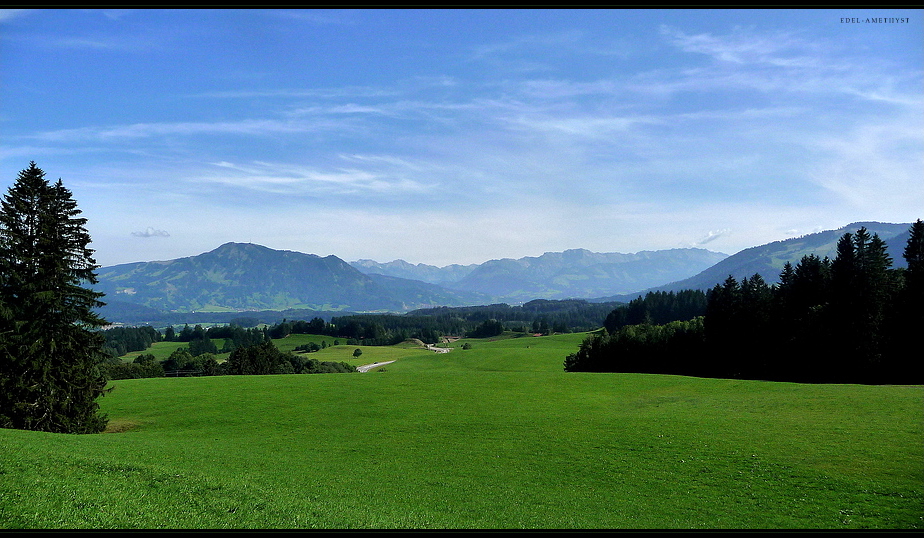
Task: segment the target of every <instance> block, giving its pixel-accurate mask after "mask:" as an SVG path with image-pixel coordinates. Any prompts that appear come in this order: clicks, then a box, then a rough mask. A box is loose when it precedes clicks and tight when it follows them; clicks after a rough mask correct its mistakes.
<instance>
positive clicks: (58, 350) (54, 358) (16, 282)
mask: <svg viewBox="0 0 924 538" xmlns="http://www.w3.org/2000/svg"><path fill="white" fill-rule="evenodd" d="M80 213H81V211H80V210H79V209H77V203H76V202H75V201H74V199H73V198H72V195H71V192H70V191H69V190H68V189H66V188H65V187H64V186H63V184H62V183H61V180H58V182H57V183H55V184H54V185H51V184H49V183H48V181H46V180H45V172H43V171H42V170H41V169H40V168H38V167H37V166H36V165H35V163H34V162H32V163H30V166H29V168H27V169H25V170H23V171H21V172H20V173H19V177H18V179H17V181H16V183H15V184H14V185H13V186H12V187H10V189H9V191H8V193H7V194H6V195H5V196H4V198H3V201H2V206H0V426H2V427H6V428H18V429H28V430H39V431H48V432H57V433H96V432H100V431H102V430H103V429H104V428H105V426H106V422H107V421H106V418H105V417H104V416H101V415H100V414H99V404H98V403H97V401H96V400H97V398H98V397H100V396H101V395H103V394H104V393H105V392H106V389H105V386H106V379H105V377H104V375H103V373H102V371H101V369H100V367H99V365H100V363H101V362H102V360H103V359H104V358H105V352H104V350H103V344H104V338H103V336H102V335H101V334H99V333H98V332H96V331H94V329H98V328H99V327H101V326H102V325H104V324H105V321H104V320H103V319H102V318H100V317H99V316H98V315H96V314H95V313H94V312H93V309H94V308H95V307H99V306H102V304H103V303H101V302H100V301H99V299H100V298H101V297H102V294H101V293H98V292H94V291H92V290H90V289H87V288H84V287H83V284H84V283H90V284H95V283H96V275H95V273H94V271H95V270H96V269H97V268H98V266H97V265H96V262H95V261H94V260H93V258H92V254H93V251H92V250H91V249H89V248H88V246H87V245H88V244H89V243H90V236H89V234H88V233H87V231H86V229H85V228H84V225H85V224H86V219H84V218H81V217H79V215H80Z"/></svg>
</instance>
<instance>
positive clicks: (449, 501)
mask: <svg viewBox="0 0 924 538" xmlns="http://www.w3.org/2000/svg"><path fill="white" fill-rule="evenodd" d="M583 336H584V335H562V336H552V337H539V338H532V337H526V338H517V339H498V340H496V341H493V342H490V341H486V340H468V341H466V340H460V341H458V342H455V343H454V344H453V346H455V347H456V348H457V349H454V350H453V351H452V352H450V353H445V354H438V353H434V352H430V351H426V350H423V349H419V348H410V347H408V346H396V347H392V348H373V347H362V348H361V349H362V350H363V354H362V356H361V357H360V359H359V360H356V359H353V357H352V352H353V350H354V349H355V348H356V346H346V345H341V346H338V347H334V348H328V349H325V350H322V351H320V352H317V353H313V354H311V356H312V357H316V358H318V359H319V360H346V361H347V362H350V363H351V364H356V365H358V364H367V363H371V362H385V361H388V360H395V361H396V362H394V363H392V364H388V365H386V366H384V367H383V368H380V369H377V370H372V371H370V372H368V373H362V374H360V373H354V374H321V375H284V376H225V377H199V378H169V379H167V378H158V379H137V380H124V381H117V382H114V383H113V386H114V390H113V392H112V393H111V394H109V395H108V396H106V397H105V398H103V399H102V400H101V404H102V405H103V407H104V409H105V411H106V412H107V413H108V414H109V416H110V419H111V423H110V426H111V427H112V429H113V430H117V431H120V433H107V434H102V435H83V436H76V435H58V434H44V433H37V432H24V431H17V430H0V451H2V454H3V455H4V456H3V458H2V459H0V527H2V528H7V529H10V528H30V529H35V528H173V529H179V528H326V529H394V528H429V529H445V528H463V529H517V528H533V529H550V528H555V529H558V528H576V529H685V528H693V529H723V528H729V529H803V528H805V529H864V528H866V529H920V528H921V527H922V526H924V519H922V518H924V424H922V422H924V417H922V413H921V410H922V409H924V387H921V386H881V387H879V386H862V385H804V384H795V383H770V382H760V381H734V380H715V379H701V378H685V377H679V376H657V375H642V374H589V373H566V372H564V371H563V370H562V363H563V361H564V357H565V355H566V354H567V353H570V352H572V351H574V350H575V349H576V347H577V345H578V343H579V342H580V341H581V339H582V337H583ZM289 338H291V340H288V341H285V342H284V343H281V342H280V343H277V345H279V346H280V347H281V348H283V349H285V348H286V347H287V346H289V345H291V346H292V347H293V348H294V346H295V345H300V343H304V342H301V341H300V340H301V339H302V336H299V337H297V338H293V337H289ZM296 342H299V343H296ZM465 342H469V343H470V344H471V346H472V349H469V350H462V349H460V347H461V345H462V344H463V343H465ZM328 343H330V342H328Z"/></svg>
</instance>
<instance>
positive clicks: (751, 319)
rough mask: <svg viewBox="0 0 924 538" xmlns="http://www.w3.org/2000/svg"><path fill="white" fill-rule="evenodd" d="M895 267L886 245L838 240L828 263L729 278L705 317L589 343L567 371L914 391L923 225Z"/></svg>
mask: <svg viewBox="0 0 924 538" xmlns="http://www.w3.org/2000/svg"><path fill="white" fill-rule="evenodd" d="M903 257H904V258H905V260H906V261H907V262H908V267H907V268H906V269H893V268H892V259H891V258H890V256H889V255H888V253H887V252H886V246H885V242H884V241H882V240H881V239H880V238H879V237H878V236H877V235H875V234H873V235H870V234H869V232H868V231H867V230H866V229H865V228H861V229H860V230H858V231H857V232H856V233H854V234H850V233H847V234H844V235H843V236H842V237H841V238H840V239H839V241H838V244H837V254H836V257H835V259H834V260H830V259H828V258H824V259H820V258H818V257H817V256H814V255H809V256H804V257H803V258H802V259H801V260H800V261H799V263H798V264H797V265H796V266H792V264H790V263H787V264H786V265H785V266H784V268H783V270H782V272H781V273H780V282H779V284H775V285H772V286H771V285H768V284H767V283H766V282H765V281H764V280H763V278H761V277H760V275H757V274H755V275H754V276H752V277H750V278H745V279H743V280H742V281H740V282H738V281H737V280H736V279H735V278H733V277H731V276H729V277H728V279H726V280H725V282H723V283H722V284H719V285H716V286H715V287H713V288H712V289H711V290H710V291H709V292H708V294H707V304H706V310H705V315H704V316H703V317H701V318H694V319H693V320H690V321H684V322H681V321H677V322H672V323H668V324H666V325H657V324H654V323H651V322H643V323H641V324H637V325H627V326H622V327H620V328H618V329H617V330H616V331H614V332H610V331H608V330H606V329H604V330H603V331H601V333H600V334H597V335H595V336H592V337H590V338H588V339H586V340H585V341H584V342H583V343H582V344H581V348H580V349H579V350H578V352H577V353H574V354H572V355H569V356H568V357H567V358H566V360H565V370H568V371H609V372H650V373H674V374H682V375H697V376H704V377H727V378H747V379H767V380H781V381H799V382H814V383H901V384H908V383H912V384H913V383H921V382H924V376H922V374H921V373H920V372H921V371H922V370H924V369H922V368H921V366H922V364H921V363H922V357H924V353H922V351H924V349H922V345H921V340H920V336H919V334H918V331H920V330H921V329H922V328H924V309H922V308H921V305H922V304H924V222H922V221H921V220H918V221H916V222H915V223H914V224H913V225H912V227H911V230H910V238H909V240H908V243H907V246H906V247H905V250H904V253H903Z"/></svg>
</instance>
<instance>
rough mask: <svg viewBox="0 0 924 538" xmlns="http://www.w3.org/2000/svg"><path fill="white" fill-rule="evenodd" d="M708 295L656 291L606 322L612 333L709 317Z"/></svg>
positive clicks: (610, 317) (618, 312) (630, 302)
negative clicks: (633, 326)
mask: <svg viewBox="0 0 924 538" xmlns="http://www.w3.org/2000/svg"><path fill="white" fill-rule="evenodd" d="M706 302H707V301H706V293H705V292H704V291H701V290H681V291H678V292H673V291H669V292H665V291H653V292H648V293H647V294H645V296H644V297H639V298H637V299H633V300H631V301H629V303H628V304H626V305H624V306H619V307H617V308H615V309H614V310H613V311H612V312H610V313H609V314H608V315H607V316H606V319H605V320H604V321H603V326H604V327H605V328H606V330H607V331H609V332H611V333H612V332H614V331H616V330H618V329H619V328H620V327H623V326H625V325H639V324H641V323H648V324H657V325H661V324H664V323H669V322H671V321H683V320H689V319H693V318H695V317H697V316H702V315H705V314H706Z"/></svg>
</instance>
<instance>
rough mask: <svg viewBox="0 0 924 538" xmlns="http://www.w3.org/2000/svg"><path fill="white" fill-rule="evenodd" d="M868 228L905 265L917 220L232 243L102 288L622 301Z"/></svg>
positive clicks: (299, 298)
mask: <svg viewBox="0 0 924 538" xmlns="http://www.w3.org/2000/svg"><path fill="white" fill-rule="evenodd" d="M861 226H865V227H866V228H867V229H868V230H869V231H870V233H876V234H878V235H879V236H880V238H882V239H883V240H884V241H885V242H886V244H887V245H888V248H889V253H890V255H891V256H892V258H893V260H894V261H895V265H896V266H902V265H903V263H904V259H903V258H902V257H901V252H902V250H903V249H904V245H905V243H906V242H907V239H908V230H909V228H910V227H911V225H910V224H884V223H876V222H860V223H854V224H850V225H848V226H845V227H843V228H840V229H838V230H829V231H825V232H820V233H817V234H811V235H806V236H802V237H799V238H793V239H787V240H784V241H776V242H773V243H768V244H766V245H761V246H757V247H753V248H749V249H745V250H743V251H741V252H739V253H737V254H735V255H732V256H728V255H726V254H722V253H717V252H711V251H708V250H704V249H693V248H691V249H671V250H658V251H643V252H638V253H635V254H622V253H596V252H591V251H589V250H585V249H572V250H566V251H564V252H547V253H545V254H543V255H541V256H536V257H524V258H519V259H510V258H505V259H499V260H490V261H487V262H485V263H482V264H471V265H450V266H446V267H436V266H432V265H425V264H417V265H414V264H410V263H408V262H405V261H403V260H395V261H392V262H387V263H379V262H376V261H373V260H358V261H354V262H351V263H347V262H345V261H343V260H342V259H340V258H338V257H336V256H333V255H331V256H326V257H320V256H317V255H314V254H304V253H301V252H294V251H288V250H274V249H270V248H267V247H264V246H260V245H255V244H251V243H226V244H224V245H221V246H220V247H218V248H216V249H215V250H212V251H210V252H206V253H203V254H199V255H197V256H190V257H186V258H179V259H175V260H168V261H151V262H136V263H128V264H121V265H115V266H110V267H104V268H101V269H100V270H98V271H97V273H98V279H99V282H98V284H97V285H96V286H94V289H96V290H98V291H102V292H104V293H105V294H106V297H104V299H103V300H104V301H105V302H107V303H108V304H109V306H108V307H105V308H104V310H103V312H102V313H103V315H104V317H106V319H108V320H109V321H113V322H118V321H122V319H126V320H127V319H129V318H131V319H133V320H138V319H144V318H145V316H147V317H152V316H154V314H155V313H165V312H173V313H192V312H200V313H201V312H213V313H219V312H245V311H250V312H252V311H282V310H287V309H303V310H311V311H315V312H327V313H330V312H376V311H377V312H406V311H410V310H414V309H420V308H428V307H433V306H471V305H483V304H491V303H498V302H508V303H513V304H516V303H522V302H526V301H529V300H532V299H565V298H585V299H587V300H589V301H593V302H603V301H613V300H616V301H622V300H630V299H632V298H634V297H637V296H639V295H642V294H644V293H646V292H647V291H676V290H681V289H709V288H711V287H712V286H714V285H715V284H717V283H720V282H722V281H723V280H725V278H727V277H728V276H729V275H732V276H734V277H735V278H738V279H741V278H744V277H746V276H748V277H749V276H751V275H753V274H754V273H759V274H761V276H763V277H764V279H765V280H766V281H767V282H771V283H772V282H776V281H777V280H778V277H779V272H780V270H781V269H782V267H783V264H784V263H785V262H787V261H789V262H791V263H793V264H796V263H797V262H798V261H799V260H800V259H801V258H802V256H803V255H806V254H815V255H818V256H820V257H824V256H828V257H830V258H833V257H834V253H835V248H836V243H837V240H838V239H839V238H840V237H841V236H842V235H843V234H844V233H846V232H854V231H856V230H857V229H859V228H860V227H861Z"/></svg>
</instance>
